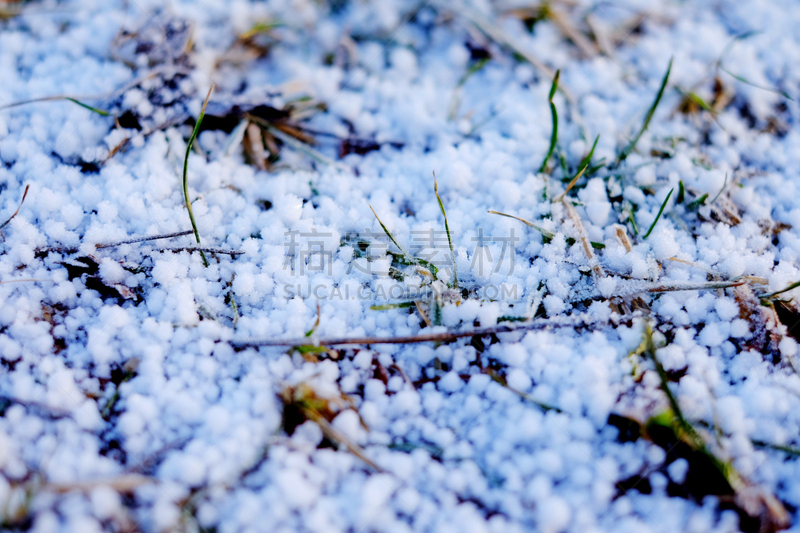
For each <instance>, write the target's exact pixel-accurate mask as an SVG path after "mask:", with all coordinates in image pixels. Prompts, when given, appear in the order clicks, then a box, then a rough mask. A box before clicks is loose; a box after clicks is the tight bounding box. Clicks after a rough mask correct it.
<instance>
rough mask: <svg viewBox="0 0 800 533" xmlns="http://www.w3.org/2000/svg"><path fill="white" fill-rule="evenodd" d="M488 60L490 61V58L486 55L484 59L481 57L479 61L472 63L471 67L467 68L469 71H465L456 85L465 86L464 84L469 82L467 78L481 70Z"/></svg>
mask: <svg viewBox="0 0 800 533" xmlns="http://www.w3.org/2000/svg"><path fill="white" fill-rule="evenodd" d="M488 62H489V58H488V57H484V58H482V59H479V60H478V61H476V62H475V63H473V64H472V65H470V66H469V68H468V69H467V71H466V72H465V73H464V75H463V76H461V79H460V80H458V83H457V84H456V87H463V86H464V84H465V83H467V80H468V79H469V78H470V77H471V76H472V75H473V74H475V73H477V72H479V71H480V70H481V69H482V68H483V67H485V66H486V63H488Z"/></svg>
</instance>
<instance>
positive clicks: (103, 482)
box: [43, 474, 156, 493]
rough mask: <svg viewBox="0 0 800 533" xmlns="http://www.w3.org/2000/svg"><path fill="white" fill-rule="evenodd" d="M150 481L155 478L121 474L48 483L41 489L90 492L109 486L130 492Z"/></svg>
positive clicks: (152, 481) (154, 481)
mask: <svg viewBox="0 0 800 533" xmlns="http://www.w3.org/2000/svg"><path fill="white" fill-rule="evenodd" d="M151 483H156V480H155V479H153V478H150V477H147V476H143V475H140V474H123V475H121V476H119V477H115V478H110V479H92V480H88V481H76V482H73V483H48V484H46V485H45V486H44V487H43V489H44V490H52V491H55V492H62V493H63V492H71V491H74V490H78V491H82V492H90V491H92V490H94V489H96V488H99V487H109V488H111V489H113V490H115V491H117V492H122V493H130V492H133V491H134V490H135V489H137V488H138V487H141V486H142V485H147V484H151Z"/></svg>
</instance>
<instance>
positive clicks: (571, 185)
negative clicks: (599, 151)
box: [553, 135, 600, 203]
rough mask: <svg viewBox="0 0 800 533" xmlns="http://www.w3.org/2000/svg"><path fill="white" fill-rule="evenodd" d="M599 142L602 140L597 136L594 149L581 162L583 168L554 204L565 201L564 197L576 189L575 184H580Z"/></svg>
mask: <svg viewBox="0 0 800 533" xmlns="http://www.w3.org/2000/svg"><path fill="white" fill-rule="evenodd" d="M599 140H600V136H599V135H598V136H597V137H595V139H594V144H593V145H592V149H591V150H589V154H588V155H587V156H586V157H584V158H583V161H581V166H580V168H579V169H578V173H577V174H575V177H574V178H572V179H571V180H570V181H569V184H568V185H567V188H566V189H564V192H562V193H561V194H559V195H558V196H556V197H555V199H554V200H553V203H557V202H560V201H561V200H563V199H564V197H565V196H566V195H567V193H568V192H569V191H570V190H571V189H572V187H574V186H575V184H576V183H577V182H578V179H579V178H580V177H581V176H583V173H584V172H586V169H587V168H589V163H591V162H592V156H593V155H594V149H595V148H597V141H599Z"/></svg>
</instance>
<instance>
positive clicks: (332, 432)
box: [301, 408, 384, 472]
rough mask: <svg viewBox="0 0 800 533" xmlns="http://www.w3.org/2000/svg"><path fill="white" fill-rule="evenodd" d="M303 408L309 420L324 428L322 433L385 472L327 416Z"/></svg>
mask: <svg viewBox="0 0 800 533" xmlns="http://www.w3.org/2000/svg"><path fill="white" fill-rule="evenodd" d="M301 410H302V412H303V414H304V415H306V417H307V418H308V419H309V420H312V421H314V422H315V423H316V424H317V425H318V426H319V429H321V430H322V433H323V434H324V435H325V436H326V437H328V438H329V439H330V440H332V441H334V442H338V443H339V444H343V445H344V446H345V447H346V448H347V449H348V451H349V452H350V453H352V454H353V455H355V456H356V457H358V458H359V459H361V460H362V461H364V462H365V463H366V464H367V465H369V466H370V467H371V468H373V469H374V470H377V471H378V472H384V470H383V468H381V467H380V466H378V465H377V464H376V463H375V462H374V461H373V460H372V459H370V458H369V457H367V454H366V453H364V450H363V449H362V448H361V446H359V445H358V444H356V443H354V442H352V441H351V440H350V439H348V438H347V437H345V436H344V435H343V434H342V433H340V432H339V431H337V430H336V429H334V427H333V426H332V425H331V423H330V422H328V421H327V420H326V419H325V417H323V416H321V415H319V414H318V413H316V412H314V411H313V410H312V409H306V408H301Z"/></svg>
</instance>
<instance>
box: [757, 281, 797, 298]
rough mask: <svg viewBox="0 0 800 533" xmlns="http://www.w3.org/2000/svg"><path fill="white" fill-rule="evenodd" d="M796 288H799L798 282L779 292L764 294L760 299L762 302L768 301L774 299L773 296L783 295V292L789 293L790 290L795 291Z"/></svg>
mask: <svg viewBox="0 0 800 533" xmlns="http://www.w3.org/2000/svg"><path fill="white" fill-rule="evenodd" d="M797 287H800V281H795V282H794V283H792V284H791V285H789V286H788V287H786V288H785V289H781V290H779V291H775V292H771V293H769V294H765V295H763V296H761V299H762V300H769V299H770V298H774V297H775V296H777V295H779V294H783V293H784V292H789V291H790V290H792V289H796V288H797Z"/></svg>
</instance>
